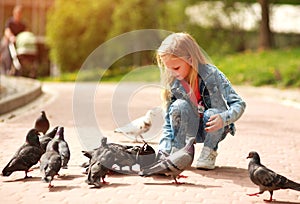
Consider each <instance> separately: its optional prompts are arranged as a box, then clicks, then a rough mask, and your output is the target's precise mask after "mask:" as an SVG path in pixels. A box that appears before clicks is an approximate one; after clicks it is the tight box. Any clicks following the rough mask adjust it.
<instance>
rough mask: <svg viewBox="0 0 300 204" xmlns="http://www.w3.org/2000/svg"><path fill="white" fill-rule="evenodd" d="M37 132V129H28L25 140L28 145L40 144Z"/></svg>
mask: <svg viewBox="0 0 300 204" xmlns="http://www.w3.org/2000/svg"><path fill="white" fill-rule="evenodd" d="M39 135H40V134H39V132H38V131H37V129H34V128H33V129H31V130H29V132H28V133H27V136H26V142H27V143H28V144H30V145H38V146H39V145H40V141H39Z"/></svg>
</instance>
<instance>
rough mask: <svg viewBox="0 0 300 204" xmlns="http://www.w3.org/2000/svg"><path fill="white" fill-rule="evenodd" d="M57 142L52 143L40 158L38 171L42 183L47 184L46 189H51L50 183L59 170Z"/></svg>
mask: <svg viewBox="0 0 300 204" xmlns="http://www.w3.org/2000/svg"><path fill="white" fill-rule="evenodd" d="M58 145H59V141H57V140H56V141H54V142H52V143H51V146H49V148H48V149H47V151H46V152H45V153H44V154H43V155H42V157H41V164H40V171H41V173H42V175H43V176H42V181H44V182H47V183H49V185H48V188H52V187H53V185H51V181H52V180H53V177H54V176H55V175H57V174H58V172H59V170H60V168H61V157H60V155H59V152H58Z"/></svg>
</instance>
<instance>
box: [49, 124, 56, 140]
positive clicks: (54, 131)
mask: <svg viewBox="0 0 300 204" xmlns="http://www.w3.org/2000/svg"><path fill="white" fill-rule="evenodd" d="M57 130H58V126H56V127H55V128H53V130H52V131H51V132H49V134H47V135H48V136H49V137H51V138H54V136H55V135H56V133H57Z"/></svg>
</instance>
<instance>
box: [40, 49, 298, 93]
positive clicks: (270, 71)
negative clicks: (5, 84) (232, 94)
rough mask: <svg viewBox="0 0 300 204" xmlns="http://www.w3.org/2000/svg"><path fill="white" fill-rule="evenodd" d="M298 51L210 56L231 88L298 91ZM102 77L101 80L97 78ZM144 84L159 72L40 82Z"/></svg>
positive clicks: (135, 70)
mask: <svg viewBox="0 0 300 204" xmlns="http://www.w3.org/2000/svg"><path fill="white" fill-rule="evenodd" d="M299 56H300V47H298V48H293V49H285V50H271V51H263V52H252V51H248V52H244V53H239V54H232V55H213V56H211V58H212V59H213V63H214V64H215V65H216V66H217V67H218V68H219V69H220V70H222V71H223V72H224V74H225V75H226V76H227V77H228V79H229V80H230V81H231V82H232V83H233V84H244V85H254V86H262V85H273V86H278V87H299V88H300V58H299ZM100 76H102V78H100ZM76 79H77V80H81V81H99V80H101V81H111V82H118V81H131V82H136V81H143V82H156V81H158V80H159V79H160V72H159V68H157V66H155V65H151V66H145V67H127V68H125V67H119V68H115V69H111V68H110V69H108V70H106V71H105V72H102V71H101V70H96V69H93V70H87V71H85V72H84V73H81V74H80V76H79V79H78V75H77V72H73V73H64V74H62V75H61V76H60V77H59V78H43V79H42V80H51V81H75V80H76Z"/></svg>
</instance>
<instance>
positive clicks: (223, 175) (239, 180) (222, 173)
mask: <svg viewBox="0 0 300 204" xmlns="http://www.w3.org/2000/svg"><path fill="white" fill-rule="evenodd" d="M193 172H194V173H196V174H200V175H202V176H205V177H210V178H214V179H224V180H231V181H233V183H235V184H237V185H240V186H245V187H254V186H255V185H254V184H253V183H252V182H251V181H250V178H249V175H248V170H247V169H243V168H237V167H232V166H220V167H216V168H215V169H214V170H209V171H207V170H198V169H196V170H195V169H194V170H193Z"/></svg>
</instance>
